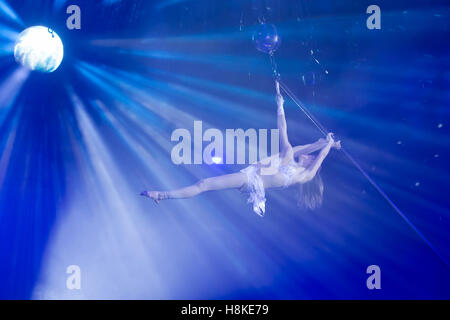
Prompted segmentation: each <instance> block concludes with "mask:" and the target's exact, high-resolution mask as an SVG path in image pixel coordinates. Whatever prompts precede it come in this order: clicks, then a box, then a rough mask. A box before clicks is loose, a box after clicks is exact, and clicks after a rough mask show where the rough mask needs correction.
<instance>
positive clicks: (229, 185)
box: [141, 172, 247, 203]
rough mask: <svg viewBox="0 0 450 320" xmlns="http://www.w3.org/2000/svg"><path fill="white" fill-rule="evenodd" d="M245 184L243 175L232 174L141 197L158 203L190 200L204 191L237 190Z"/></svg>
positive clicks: (148, 192) (147, 193) (245, 176)
mask: <svg viewBox="0 0 450 320" xmlns="http://www.w3.org/2000/svg"><path fill="white" fill-rule="evenodd" d="M245 183H247V175H246V174H245V173H242V172H239V173H232V174H226V175H223V176H218V177H212V178H207V179H202V180H200V181H198V182H197V183H196V184H193V185H191V186H188V187H185V188H181V189H177V190H171V191H144V192H142V193H141V195H142V196H146V197H149V198H151V199H153V200H155V202H156V203H159V201H161V200H165V199H182V198H192V197H195V196H197V195H199V194H201V193H203V192H206V191H214V190H224V189H239V188H241V187H242V186H243V185H244V184H245Z"/></svg>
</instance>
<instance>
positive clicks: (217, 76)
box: [0, 0, 450, 299]
mask: <svg viewBox="0 0 450 320" xmlns="http://www.w3.org/2000/svg"><path fill="white" fill-rule="evenodd" d="M0 4H1V5H0V23H1V24H0V74H1V81H0V98H1V99H0V100H1V102H0V150H1V153H0V298H3V299H17V298H19V299H29V298H34V299H79V298H85V299H91V298H96V299H116V298H123V299H247V298H249V299H250V298H251V299H409V298H412V299H417V298H422V299H443V298H446V299H448V298H450V289H449V286H450V274H449V269H448V267H447V266H445V264H444V263H443V262H442V260H440V259H439V258H438V257H437V256H436V255H435V254H434V253H433V251H432V250H430V248H429V247H428V246H427V245H426V243H425V242H424V241H422V239H421V238H420V237H418V235H417V234H416V233H415V232H414V231H413V230H412V229H411V228H410V227H409V226H408V225H407V224H406V223H405V221H403V220H402V218H401V217H400V216H399V215H398V214H397V213H396V212H395V211H394V210H393V209H392V208H391V207H390V206H389V204H388V203H387V202H386V201H385V200H384V199H383V198H382V197H381V196H380V195H379V194H378V193H377V192H376V190H374V189H373V188H372V187H371V185H370V184H369V183H368V181H367V180H366V179H365V178H364V177H363V176H362V175H361V173H360V172H359V171H358V170H357V169H356V168H355V167H354V166H353V165H352V164H351V163H350V162H349V161H348V160H347V159H346V158H345V157H344V155H343V154H342V153H340V152H337V151H334V152H332V153H331V154H330V156H329V157H328V158H327V159H326V160H325V162H324V165H323V169H322V171H321V174H322V177H323V180H324V184H325V193H324V204H323V207H322V208H321V209H319V210H317V211H315V212H302V211H300V210H299V209H298V208H297V206H296V199H295V191H294V190H285V191H269V192H268V193H267V198H268V202H267V214H266V217H265V218H263V219H261V218H260V217H258V216H257V215H256V214H254V213H253V212H252V210H251V207H250V206H249V205H247V203H246V198H245V196H243V195H241V194H239V193H238V192H237V191H233V190H231V191H224V192H217V193H208V194H204V195H201V196H199V197H198V198H195V199H189V200H174V201H169V202H164V203H161V204H160V205H159V206H156V205H155V204H153V203H152V202H151V201H149V200H148V199H144V198H141V197H139V193H140V191H142V190H145V189H164V190H165V189H171V188H177V187H181V186H185V185H188V184H191V183H194V182H195V181H196V180H198V179H200V178H205V177H209V176H213V175H218V174H224V173H231V172H235V171H237V170H240V169H242V167H243V166H238V165H236V166H226V165H214V166H208V165H206V164H205V165H200V166H199V165H197V166H192V165H191V166H189V165H184V166H175V165H174V164H173V163H172V161H171V158H170V151H171V148H172V147H173V146H174V143H172V142H171V141H170V136H171V133H172V132H173V130H175V129H177V128H186V129H189V130H192V129H193V121H194V120H202V121H203V123H204V127H205V128H208V127H210V128H219V129H221V130H225V129H226V128H244V129H247V128H255V129H259V128H275V127H276V116H275V115H276V109H275V108H276V106H275V100H274V87H273V80H272V79H271V66H270V62H269V58H268V57H267V56H266V55H264V54H263V53H260V52H258V51H257V50H256V49H255V48H254V45H253V43H252V41H251V38H252V33H253V31H254V29H255V27H256V26H257V25H258V21H266V22H268V23H274V24H276V26H277V28H278V32H279V34H280V35H281V36H282V39H283V42H282V46H281V47H280V49H279V50H278V51H277V53H276V59H277V62H278V66H279V71H280V73H281V75H282V77H283V79H284V81H285V82H286V84H287V85H288V86H289V87H290V88H291V90H292V91H293V92H294V93H295V94H296V95H297V96H298V97H299V98H300V100H302V101H303V102H304V103H305V105H306V106H307V107H308V109H309V110H310V111H311V112H312V113H313V114H314V115H315V116H316V117H317V118H318V119H320V121H321V122H322V123H323V124H324V125H325V126H326V127H327V128H330V130H332V131H333V132H335V133H336V134H337V135H338V137H339V138H340V139H341V140H342V143H343V145H345V147H346V149H347V150H348V151H349V152H350V153H351V154H352V155H353V156H354V157H355V158H356V159H357V161H358V162H359V163H360V164H361V166H362V167H363V168H364V170H366V171H367V172H368V173H369V174H370V175H371V176H372V177H373V178H374V180H375V181H377V183H378V184H379V185H380V186H381V187H382V188H383V189H384V190H385V191H386V192H387V194H389V196H390V197H391V198H392V200H393V201H394V202H395V203H396V204H397V205H398V207H399V208H401V210H402V211H403V212H404V213H405V214H406V215H407V216H408V217H409V219H410V220H411V221H412V222H413V223H414V224H415V225H416V226H417V227H418V229H419V230H421V232H422V233H423V234H424V235H425V237H426V238H427V239H428V240H429V241H430V242H431V243H432V244H433V245H434V247H435V248H436V250H437V251H439V252H440V254H441V255H442V257H443V259H444V260H447V261H448V260H450V245H449V240H450V235H449V230H450V220H449V219H450V212H449V209H448V208H449V207H450V199H449V196H448V190H449V180H450V173H449V170H448V161H449V156H450V154H449V150H448V146H449V145H450V138H449V127H450V121H449V106H450V104H449V102H450V93H449V92H450V91H449V87H450V71H449V64H450V61H449V42H448V39H449V35H450V34H449V30H450V29H449V23H450V19H449V17H450V11H449V6H448V2H446V1H381V0H380V1H377V2H376V3H372V1H332V0H315V1H302V0H267V1H264V0H239V1H238V0H227V1H214V0H197V1H193V0H191V1H189V0H186V1H183V0H178V1H177V0H171V1H170V0H165V1H163V0H161V1H143V0H122V1H120V0H110V1H106V0H105V1H100V0H97V1H76V0H74V1H70V4H78V5H79V6H80V7H81V12H82V29H81V30H73V31H70V30H68V29H67V28H66V26H65V24H66V19H67V17H68V15H67V14H66V12H65V9H66V7H67V5H68V4H66V3H65V1H61V0H60V1H57V0H56V1H43V0H33V1H31V0H29V1H26V0H14V1H5V0H2V1H0ZM371 4H377V5H378V6H380V8H381V19H382V22H381V30H368V29H367V28H366V19H367V17H368V15H367V14H366V8H367V7H368V6H369V5H371ZM33 25H45V26H49V27H51V28H53V29H54V30H55V31H56V32H57V33H58V34H59V35H60V37H61V38H62V41H63V43H64V46H65V57H64V61H63V63H62V65H61V67H60V68H59V69H58V70H57V71H56V72H54V73H52V74H38V73H28V72H27V71H26V70H24V69H23V68H20V67H19V66H18V65H17V64H16V63H15V61H14V57H13V54H12V51H11V50H12V48H13V46H14V40H15V37H16V36H17V34H18V33H19V32H21V31H22V30H23V29H25V28H26V27H29V26H33ZM316 60H317V61H318V62H317V61H316ZM286 114H287V118H288V129H289V135H290V139H291V142H292V143H293V144H305V143H310V142H311V141H314V140H316V139H318V138H319V137H320V132H319V131H318V130H317V129H316V128H315V127H314V126H313V125H312V124H311V122H309V121H308V119H307V118H306V117H305V116H304V114H303V113H301V111H300V110H299V109H298V108H297V107H296V106H295V104H293V102H292V101H291V100H289V99H287V98H286ZM372 264H375V265H379V266H380V268H381V276H382V278H381V279H382V280H381V286H382V289H381V290H368V289H367V287H366V279H367V277H368V275H367V274H366V268H367V267H368V266H369V265H372ZM69 265H78V266H80V268H81V271H82V289H81V290H75V291H70V290H68V289H67V288H66V278H67V276H68V275H67V274H66V268H67V266H69Z"/></svg>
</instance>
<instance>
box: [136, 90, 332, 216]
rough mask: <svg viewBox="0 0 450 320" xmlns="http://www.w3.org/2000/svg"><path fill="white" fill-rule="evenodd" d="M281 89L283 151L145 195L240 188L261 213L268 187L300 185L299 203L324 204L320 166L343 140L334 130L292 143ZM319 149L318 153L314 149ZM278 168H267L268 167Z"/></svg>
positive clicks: (194, 193)
mask: <svg viewBox="0 0 450 320" xmlns="http://www.w3.org/2000/svg"><path fill="white" fill-rule="evenodd" d="M276 89H277V99H276V100H277V107H278V111H277V124H278V129H279V132H280V153H278V154H275V155H272V156H271V157H269V158H266V159H262V160H261V161H259V162H257V163H254V164H251V165H250V166H248V167H247V168H245V169H243V170H241V171H240V172H237V173H232V174H225V175H221V176H217V177H211V178H206V179H202V180H200V181H198V182H197V183H195V184H193V185H191V186H188V187H185V188H181V189H176V190H170V191H143V192H142V193H141V195H142V196H146V197H149V198H151V199H153V200H154V201H155V202H156V203H159V202H160V201H161V200H166V199H181V198H192V197H195V196H197V195H199V194H201V193H203V192H206V191H218V190H225V189H238V190H240V191H241V192H243V193H247V194H248V195H249V199H248V202H249V203H252V204H253V210H254V211H255V213H257V214H258V215H260V216H264V213H265V203H266V198H265V189H285V188H288V187H292V186H297V187H298V188H299V192H298V201H297V202H298V204H299V205H300V206H301V207H303V208H306V209H315V208H317V207H319V206H320V205H321V204H322V196H323V182H322V179H321V177H320V174H319V170H320V167H321V165H322V163H323V161H324V160H325V158H326V157H327V155H328V153H329V152H330V150H331V148H335V149H340V148H341V143H340V141H335V140H334V136H333V134H332V133H329V134H328V135H327V138H326V140H325V139H319V140H318V141H316V142H314V143H311V144H307V145H300V146H294V147H293V146H292V145H291V144H290V142H289V139H288V134H287V125H286V118H285V113H284V99H283V96H282V95H281V93H280V87H279V83H278V81H277V83H276ZM316 151H319V153H318V154H317V155H313V153H314V152H316ZM268 166H270V168H275V170H272V171H270V170H263V169H264V168H268Z"/></svg>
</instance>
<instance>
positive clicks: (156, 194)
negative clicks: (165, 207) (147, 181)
mask: <svg viewBox="0 0 450 320" xmlns="http://www.w3.org/2000/svg"><path fill="white" fill-rule="evenodd" d="M141 196H144V197H148V198H150V199H153V201H155V203H159V202H160V201H161V200H164V199H165V193H164V192H160V191H143V192H141Z"/></svg>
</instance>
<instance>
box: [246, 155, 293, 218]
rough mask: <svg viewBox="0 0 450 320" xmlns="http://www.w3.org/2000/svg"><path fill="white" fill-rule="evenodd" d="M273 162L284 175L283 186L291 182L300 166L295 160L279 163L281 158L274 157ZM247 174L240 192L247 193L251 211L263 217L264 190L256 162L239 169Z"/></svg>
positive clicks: (264, 210) (264, 207)
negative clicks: (245, 181)
mask: <svg viewBox="0 0 450 320" xmlns="http://www.w3.org/2000/svg"><path fill="white" fill-rule="evenodd" d="M274 161H275V163H274V164H272V166H274V167H275V168H277V169H278V172H279V173H281V174H283V176H284V179H285V180H284V186H283V187H284V188H287V187H289V186H290V185H291V184H292V178H293V177H294V176H295V175H296V174H297V173H298V169H299V168H302V167H301V166H300V165H299V164H298V163H296V162H295V161H293V160H292V161H291V162H290V163H288V164H284V165H281V159H280V158H279V157H278V158H275V159H274ZM241 172H243V173H245V174H246V175H247V183H246V184H245V185H244V186H243V187H242V188H241V192H244V193H248V194H249V198H248V203H253V211H254V212H255V213H256V214H258V215H259V216H261V217H264V214H265V212H266V193H265V190H264V183H263V180H262V178H261V174H260V167H259V166H258V164H253V165H250V166H248V167H247V168H245V169H243V170H241Z"/></svg>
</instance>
